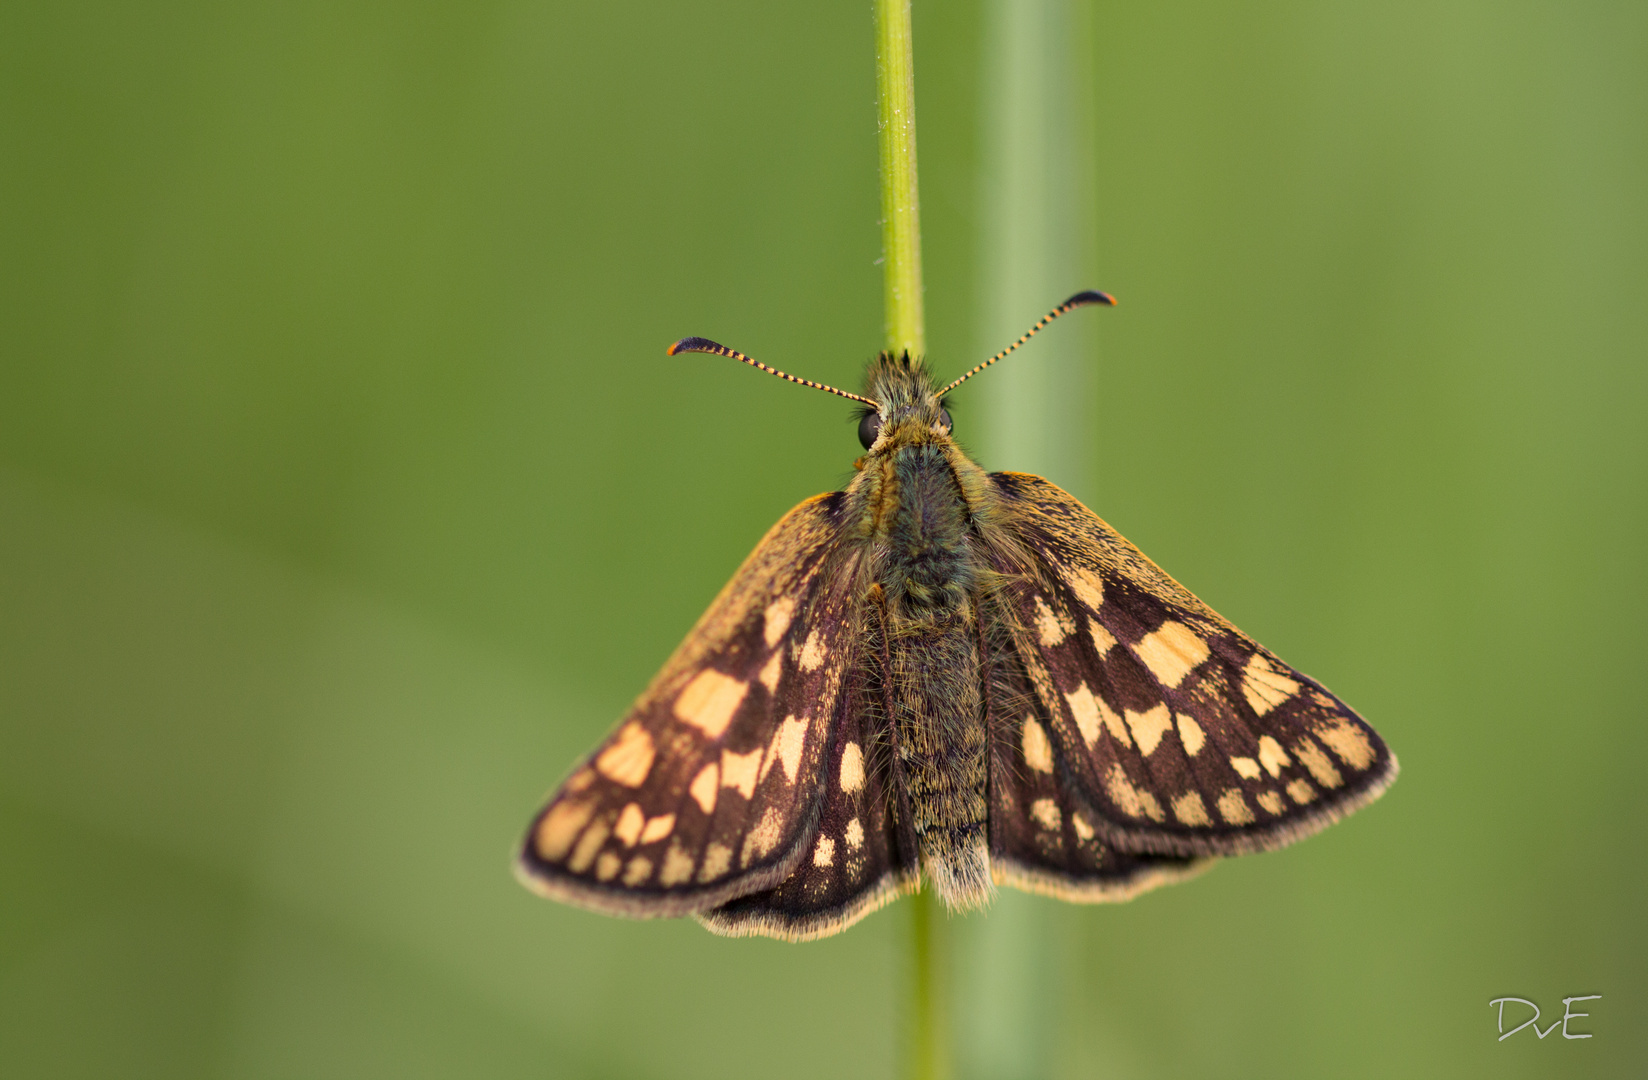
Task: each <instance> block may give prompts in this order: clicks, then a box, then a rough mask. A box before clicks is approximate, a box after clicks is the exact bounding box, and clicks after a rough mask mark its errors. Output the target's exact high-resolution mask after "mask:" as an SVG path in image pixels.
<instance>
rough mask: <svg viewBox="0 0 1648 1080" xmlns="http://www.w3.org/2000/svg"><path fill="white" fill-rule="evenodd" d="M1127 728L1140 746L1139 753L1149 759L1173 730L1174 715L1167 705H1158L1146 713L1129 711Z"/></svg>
mask: <svg viewBox="0 0 1648 1080" xmlns="http://www.w3.org/2000/svg"><path fill="white" fill-rule="evenodd" d="M1127 726H1128V729H1129V730H1131V731H1132V732H1133V738H1134V739H1135V740H1136V741H1137V742H1138V744H1139V753H1141V754H1143V755H1144V756H1145V757H1149V756H1150V755H1151V754H1152V753H1154V752H1155V750H1156V746H1157V745H1158V744H1159V743H1160V742H1161V741H1162V736H1163V735H1166V734H1167V733H1168V732H1169V731H1171V730H1172V728H1173V713H1172V712H1171V711H1169V709H1168V707H1167V706H1166V705H1157V706H1156V707H1155V708H1153V709H1149V710H1147V711H1145V712H1142V713H1141V712H1133V711H1132V710H1131V709H1129V710H1127Z"/></svg>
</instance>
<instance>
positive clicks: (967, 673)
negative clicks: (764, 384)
mask: <svg viewBox="0 0 1648 1080" xmlns="http://www.w3.org/2000/svg"><path fill="white" fill-rule="evenodd" d="M919 419H920V418H915V419H911V420H906V421H905V422H904V423H903V424H900V425H899V427H900V428H901V429H902V430H895V431H893V432H891V433H890V434H889V436H888V438H887V439H886V442H885V445H879V446H878V448H877V449H878V450H880V452H879V453H872V455H871V456H870V458H869V460H867V462H866V463H865V467H864V469H863V470H862V471H861V472H860V474H859V477H858V481H857V482H856V483H855V484H854V494H855V495H857V496H858V497H859V499H861V500H862V501H861V502H860V504H859V510H860V514H861V516H860V521H861V522H863V523H864V525H865V527H866V530H867V532H868V533H869V535H868V536H866V537H865V540H866V541H867V542H868V543H867V547H868V549H869V551H870V553H871V558H870V560H869V570H868V572H869V573H870V574H871V575H872V576H873V578H874V584H875V586H878V587H877V588H873V589H872V590H870V594H871V595H872V596H873V597H875V600H874V602H873V604H872V605H871V606H872V608H873V610H871V611H867V612H866V613H865V617H866V619H867V620H868V621H869V622H870V623H871V624H873V625H874V626H875V628H876V630H877V631H878V632H877V633H875V634H874V637H875V638H876V639H878V641H879V648H877V649H876V650H875V655H872V656H869V657H866V662H868V663H870V664H872V665H875V666H876V667H877V668H878V669H879V672H878V674H879V678H877V679H876V680H875V681H877V682H878V683H879V684H880V685H881V686H883V687H884V688H885V699H886V700H885V708H886V709H887V711H888V713H889V715H890V718H891V719H892V721H893V723H892V725H891V728H892V736H893V739H894V740H895V746H894V755H893V757H894V762H893V765H894V768H895V769H897V770H898V771H899V773H900V774H901V775H900V779H901V781H902V783H901V784H900V785H899V787H900V788H902V789H903V790H904V791H905V792H907V793H908V802H907V805H906V806H902V807H899V808H898V812H899V813H900V814H901V815H908V824H909V830H910V834H911V835H913V839H914V841H915V844H916V847H917V852H918V854H919V857H920V862H921V865H922V869H923V872H924V874H925V876H926V877H927V878H928V880H930V881H931V882H932V884H933V885H934V887H935V888H936V889H937V891H938V892H939V894H940V895H941V896H943V897H944V899H945V900H946V901H947V902H948V903H949V904H950V906H952V907H957V908H969V907H974V906H977V905H980V904H982V903H984V902H985V901H987V900H988V899H989V896H990V892H991V889H992V885H991V880H990V865H989V855H988V850H989V841H988V835H987V821H988V816H989V801H988V798H989V774H988V739H987V733H986V730H985V716H984V701H983V694H982V690H983V681H982V671H981V661H980V638H981V634H980V622H979V620H980V611H979V603H980V585H981V581H980V579H981V564H980V558H979V554H978V548H979V540H978V535H977V527H976V523H975V515H974V513H973V507H972V506H971V504H970V502H969V499H968V496H967V491H966V486H967V485H966V484H965V478H964V477H963V476H962V475H960V474H958V468H957V466H958V465H961V467H962V468H963V469H965V468H966V467H967V464H970V463H965V462H966V459H965V458H962V457H961V455H960V454H959V453H957V452H955V451H954V447H953V444H951V443H950V442H949V439H948V437H947V436H946V435H945V434H944V433H942V432H940V431H936V430H933V429H932V427H931V426H930V425H927V424H921V423H919ZM911 429H913V430H911ZM975 468H976V467H975Z"/></svg>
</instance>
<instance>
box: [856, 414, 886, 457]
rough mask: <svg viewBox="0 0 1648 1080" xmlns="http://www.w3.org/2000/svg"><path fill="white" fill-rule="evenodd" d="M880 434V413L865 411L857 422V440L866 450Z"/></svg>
mask: <svg viewBox="0 0 1648 1080" xmlns="http://www.w3.org/2000/svg"><path fill="white" fill-rule="evenodd" d="M880 434H881V414H880V413H865V414H864V419H862V420H860V421H859V422H858V441H859V443H860V444H862V445H863V447H864V449H866V450H868V449H869V448H870V447H871V446H872V445H873V444H874V443H875V441H876V436H877V435H880Z"/></svg>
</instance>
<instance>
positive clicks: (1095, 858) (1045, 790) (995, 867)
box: [985, 619, 1207, 903]
mask: <svg viewBox="0 0 1648 1080" xmlns="http://www.w3.org/2000/svg"><path fill="white" fill-rule="evenodd" d="M1010 622H1011V620H1010V619H1003V620H998V625H1001V626H1005V625H1006V624H1008V623H1010ZM990 637H991V639H992V641H993V642H994V643H995V647H991V648H989V649H988V651H989V653H990V655H989V657H988V659H987V666H986V671H987V673H988V677H987V678H986V681H985V689H986V695H987V698H986V723H987V725H988V728H989V731H990V865H991V870H992V873H993V876H994V878H995V881H996V884H998V885H1011V886H1013V887H1014V888H1017V889H1023V890H1025V891H1027V892H1035V893H1041V894H1043V895H1046V896H1054V897H1057V898H1059V899H1061V900H1070V901H1075V902H1078V903H1095V902H1102V901H1121V900H1128V899H1131V898H1132V897H1134V896H1137V895H1138V894H1139V893H1141V892H1145V891H1147V890H1149V889H1152V888H1155V887H1156V886H1158V885H1164V884H1167V883H1168V882H1171V881H1177V880H1180V879H1182V878H1185V877H1187V876H1190V875H1192V874H1195V873H1197V872H1199V871H1200V870H1201V869H1202V868H1203V867H1204V865H1205V864H1206V862H1207V860H1191V859H1185V858H1177V857H1173V856H1162V855H1145V854H1128V853H1126V852H1122V851H1119V850H1117V849H1116V848H1114V847H1112V846H1111V845H1110V844H1108V843H1107V842H1106V841H1105V839H1104V837H1103V836H1102V835H1101V834H1100V833H1099V831H1098V828H1097V818H1096V817H1095V815H1094V813H1093V811H1092V810H1091V809H1090V808H1089V807H1088V806H1087V805H1086V803H1085V802H1084V801H1083V800H1082V799H1081V797H1080V796H1079V795H1077V794H1076V793H1075V792H1074V791H1073V790H1072V787H1071V784H1070V781H1069V777H1068V776H1067V775H1066V771H1065V770H1061V769H1060V768H1059V765H1058V762H1057V761H1056V760H1055V755H1054V750H1053V741H1052V738H1051V736H1050V734H1049V733H1050V731H1051V730H1052V725H1053V720H1052V718H1051V715H1050V713H1049V711H1048V709H1047V707H1046V706H1045V705H1044V704H1043V703H1042V701H1041V698H1040V696H1039V695H1038V694H1037V693H1036V692H1035V690H1034V688H1033V678H1034V677H1039V678H1040V679H1046V678H1047V677H1048V676H1047V675H1046V673H1045V672H1037V673H1034V676H1033V674H1032V671H1031V669H1030V667H1029V666H1028V665H1027V664H1026V660H1025V658H1024V657H1023V656H1022V655H1021V654H1020V653H1019V652H1018V651H1017V650H1016V649H1014V648H1013V647H1011V634H1010V633H1009V632H1007V631H1006V630H1005V629H1003V630H1001V632H999V633H995V634H992V635H990ZM1030 663H1031V664H1033V663H1034V661H1033V660H1031V661H1030Z"/></svg>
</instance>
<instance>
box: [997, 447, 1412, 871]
mask: <svg viewBox="0 0 1648 1080" xmlns="http://www.w3.org/2000/svg"><path fill="white" fill-rule="evenodd" d="M992 480H993V482H994V483H995V484H996V486H997V490H998V492H999V493H1000V494H1001V495H1002V497H1003V501H1004V505H1005V506H1006V507H1007V508H1008V511H1009V518H1010V520H1011V522H1012V528H1013V530H1014V532H1015V535H1016V537H1017V539H1018V540H1019V542H1020V543H1021V544H1022V545H1023V546H1024V548H1025V549H1026V551H1027V552H1028V553H1029V554H1030V561H1031V563H1032V568H1031V569H1032V572H1031V573H1029V574H1027V575H1025V576H1023V577H1021V578H1020V579H1019V580H1018V581H1017V582H1016V583H1015V584H1013V585H1012V586H1010V587H1009V588H1008V590H1007V591H1008V593H1009V595H1010V597H1011V602H1013V603H1014V604H1016V606H1017V610H1018V613H1019V616H1020V617H1019V620H1018V622H1017V626H1016V631H1015V632H1016V635H1017V641H1016V645H1017V647H1018V649H1019V650H1021V652H1022V653H1023V654H1024V655H1025V656H1026V657H1027V658H1029V661H1030V666H1031V668H1032V669H1035V670H1037V671H1039V677H1038V678H1035V679H1033V680H1032V681H1033V683H1034V684H1035V689H1036V692H1037V695H1038V697H1039V698H1040V699H1041V700H1042V701H1043V702H1044V703H1045V705H1046V706H1047V708H1048V710H1049V712H1050V714H1051V718H1052V722H1051V725H1050V730H1049V732H1048V736H1049V742H1050V744H1051V746H1052V748H1053V753H1054V756H1055V758H1056V759H1057V760H1058V762H1059V763H1060V765H1061V767H1062V769H1063V770H1065V772H1066V773H1067V774H1068V776H1069V778H1070V781H1071V783H1072V785H1073V786H1074V788H1075V789H1076V790H1077V792H1079V794H1080V796H1081V797H1082V799H1083V800H1084V801H1085V802H1086V803H1087V805H1088V806H1089V807H1090V808H1091V809H1092V810H1093V811H1094V813H1095V815H1096V818H1097V820H1096V821H1095V825H1096V827H1097V829H1098V831H1099V832H1100V834H1101V835H1103V836H1104V837H1105V838H1106V839H1107V840H1108V841H1110V842H1111V843H1112V844H1114V845H1116V846H1117V847H1120V848H1122V849H1124V850H1128V851H1135V852H1156V853H1162V854H1178V855H1219V854H1237V853H1240V852H1245V851H1255V850H1262V849H1267V848H1273V847H1279V846H1282V845H1284V844H1287V843H1291V842H1292V841H1293V840H1296V839H1299V838H1300V837H1303V836H1306V835H1309V834H1310V833H1312V832H1315V831H1317V830H1319V829H1321V828H1323V827H1325V826H1326V825H1328V824H1330V823H1331V822H1333V821H1335V820H1337V819H1338V818H1339V817H1342V816H1343V815H1344V814H1346V813H1349V812H1350V811H1352V810H1354V809H1356V808H1357V807H1359V806H1362V805H1364V804H1365V803H1367V802H1369V801H1371V800H1372V799H1374V798H1376V797H1378V795H1379V794H1380V793H1381V792H1383V790H1384V789H1385V788H1386V787H1387V786H1388V785H1389V784H1390V782H1391V781H1392V780H1393V779H1394V778H1395V774H1396V760H1395V757H1394V756H1393V755H1392V754H1391V753H1390V751H1389V749H1388V748H1387V747H1386V746H1385V744H1384V742H1383V741H1382V740H1381V739H1380V738H1379V736H1378V735H1377V734H1376V733H1375V732H1374V731H1373V729H1372V728H1370V727H1369V726H1368V725H1367V724H1366V723H1365V722H1364V721H1363V720H1362V719H1361V717H1359V716H1357V715H1356V713H1355V712H1354V711H1352V710H1351V709H1350V708H1349V706H1347V705H1345V704H1344V703H1343V702H1342V701H1340V700H1339V699H1338V698H1336V697H1334V696H1333V695H1332V694H1330V693H1329V692H1328V691H1327V690H1326V689H1325V688H1323V687H1322V686H1321V685H1320V684H1319V683H1317V682H1315V681H1314V680H1312V679H1310V678H1308V677H1307V676H1305V675H1303V674H1301V673H1299V672H1298V671H1295V670H1294V669H1292V668H1290V667H1288V666H1287V665H1286V664H1283V663H1282V662H1281V661H1280V660H1278V659H1277V658H1276V657H1275V656H1274V655H1273V654H1271V653H1269V652H1268V651H1266V650H1265V649H1263V648H1262V647H1261V646H1259V645H1258V644H1257V643H1255V642H1254V641H1253V640H1252V639H1251V638H1249V637H1247V636H1246V635H1245V634H1243V633H1242V632H1241V631H1239V630H1237V629H1236V628H1235V627H1234V626H1231V625H1230V624H1229V623H1228V622H1226V621H1225V620H1224V619H1222V618H1221V617H1220V616H1219V615H1217V614H1216V613H1215V612H1213V611H1212V610H1211V609H1210V608H1208V607H1207V606H1206V605H1205V604H1203V603H1202V602H1201V601H1200V600H1198V599H1197V598H1196V597H1195V596H1193V595H1192V594H1191V593H1190V592H1188V591H1187V590H1185V589H1184V588H1183V587H1182V586H1180V585H1179V584H1178V583H1177V582H1175V581H1173V579H1172V578H1170V577H1168V576H1167V575H1166V574H1165V573H1163V572H1162V571H1161V570H1160V568H1158V567H1157V566H1156V565H1155V564H1154V563H1152V562H1150V560H1149V559H1147V558H1145V557H1144V555H1143V554H1141V553H1140V552H1139V551H1138V549H1136V548H1134V547H1133V546H1132V545H1131V544H1129V543H1128V542H1127V541H1126V540H1124V539H1123V538H1122V537H1121V536H1120V535H1118V534H1117V533H1116V532H1115V531H1114V530H1112V529H1111V528H1110V527H1109V526H1108V525H1105V524H1104V522H1103V521H1101V520H1099V518H1098V517H1097V516H1096V515H1094V514H1093V513H1092V512H1091V511H1089V510H1088V509H1087V508H1086V507H1084V506H1082V505H1081V503H1079V502H1077V501H1076V500H1075V499H1073V498H1071V497H1070V496H1069V495H1068V494H1066V493H1065V492H1063V491H1061V490H1059V489H1058V488H1057V487H1055V486H1054V485H1052V484H1050V483H1048V482H1047V481H1045V480H1042V479H1040V478H1039V477H1033V476H1027V475H1025V474H1016V473H1009V474H1002V473H998V474H995V475H994V476H992Z"/></svg>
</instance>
